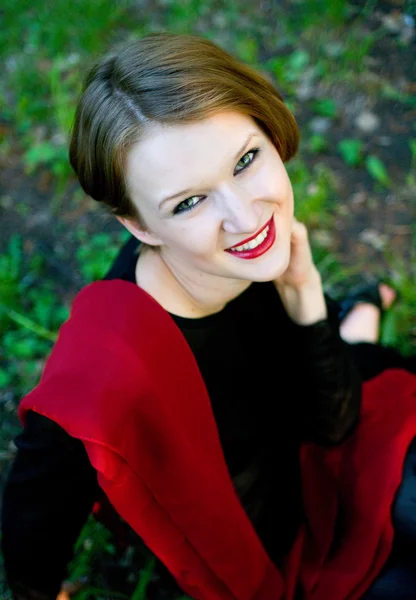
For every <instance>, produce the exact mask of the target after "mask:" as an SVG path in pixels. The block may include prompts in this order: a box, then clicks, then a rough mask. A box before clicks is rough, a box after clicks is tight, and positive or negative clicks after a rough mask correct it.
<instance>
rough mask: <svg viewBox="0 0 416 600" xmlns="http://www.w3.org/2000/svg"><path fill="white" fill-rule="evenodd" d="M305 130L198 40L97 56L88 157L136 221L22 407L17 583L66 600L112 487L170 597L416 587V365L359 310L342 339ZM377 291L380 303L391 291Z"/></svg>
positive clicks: (16, 471) (253, 75)
mask: <svg viewBox="0 0 416 600" xmlns="http://www.w3.org/2000/svg"><path fill="white" fill-rule="evenodd" d="M298 141H299V132H298V128H297V125H296V122H295V119H294V117H293V115H292V114H291V113H290V111H289V110H288V109H287V107H286V106H285V104H284V102H283V100H282V97H281V96H280V94H279V93H278V91H277V90H276V89H275V88H274V86H273V85H272V84H271V83H270V82H269V81H268V80H267V79H266V78H264V77H263V76H262V75H261V74H260V73H257V72H256V71H255V70H254V69H252V68H250V67H248V66H246V65H244V64H242V63H241V62H239V61H238V60H236V59H235V58H233V57H232V56H230V55H229V54H228V53H227V52H225V51H224V50H222V49H221V48H219V47H218V46H216V45H215V44H214V43H213V42H210V41H208V40H206V39H203V38H199V37H197V36H188V35H175V34H169V33H158V34H151V35H149V36H146V37H144V38H141V39H138V40H136V41H134V42H133V43H131V44H129V45H127V46H123V47H121V48H119V49H117V50H115V51H113V52H112V53H111V54H109V55H108V56H105V57H103V58H102V59H100V60H99V61H98V62H97V63H96V64H95V65H94V66H93V67H92V69H91V71H90V72H89V73H88V75H87V77H86V81H85V85H84V88H83V93H82V96H81V98H80V101H79V105H78V107H77V111H76V118H75V123H74V128H73V133H72V141H71V147H70V160H71V164H72V166H73V168H74V170H75V171H76V173H77V175H78V177H79V180H80V183H81V185H82V186H83V188H84V190H85V191H86V192H87V193H88V194H89V195H90V196H92V197H93V198H94V199H95V200H97V201H99V202H103V203H105V205H107V206H108V209H109V211H110V213H111V214H112V215H114V217H115V218H117V219H118V220H119V222H120V223H121V224H122V225H123V226H124V227H125V228H126V229H127V230H128V231H129V232H130V233H131V237H130V239H129V240H128V242H127V243H126V244H125V246H124V247H123V248H121V250H120V253H119V255H118V257H117V258H116V260H115V262H114V263H113V264H112V265H109V271H108V274H107V276H106V277H105V278H104V280H103V281H96V282H94V283H92V284H90V285H89V286H87V287H86V288H84V289H83V290H81V291H80V292H79V294H78V295H77V297H76V298H75V300H74V303H73V307H72V311H71V316H70V318H69V320H68V321H67V322H66V323H65V324H64V325H63V326H62V328H61V330H60V334H59V337H58V341H57V342H56V344H55V346H54V348H53V350H52V353H51V356H50V357H49V360H48V362H47V364H46V367H45V370H44V373H43V375H42V379H41V381H40V383H39V385H38V386H37V387H36V388H35V389H34V390H32V391H31V392H30V393H29V394H28V395H27V396H26V397H25V398H23V400H22V402H21V404H20V407H19V416H20V418H21V421H22V424H23V431H22V433H21V434H20V436H18V438H17V439H16V445H17V447H18V453H17V457H16V460H15V462H14V464H13V468H12V470H11V473H10V476H9V480H8V483H7V486H6V489H5V493H4V499H3V515H2V519H3V523H2V544H3V553H4V559H5V567H6V571H7V575H8V579H9V583H10V586H11V588H12V590H13V593H14V597H15V598H16V600H30V599H36V600H52V599H55V598H56V596H57V594H58V592H59V589H60V586H61V582H62V580H63V578H64V576H65V572H66V565H67V563H68V561H69V560H70V558H71V555H72V551H73V550H72V549H73V545H74V543H75V541H76V539H77V536H78V534H79V531H80V529H81V527H82V525H83V524H84V522H85V520H86V519H87V517H88V514H89V513H90V512H91V511H92V510H93V507H94V506H95V507H97V503H98V504H101V505H103V504H104V505H105V504H106V503H107V505H108V504H110V505H111V506H112V509H113V511H115V512H116V514H117V518H120V517H121V519H123V521H124V524H125V526H126V527H127V529H128V531H129V533H130V535H133V536H134V539H135V541H136V543H137V544H139V543H143V542H144V544H145V545H146V546H147V548H148V550H149V552H151V553H152V554H154V555H155V556H156V557H157V559H158V562H157V569H156V573H155V577H154V581H153V585H154V587H153V588H152V586H150V590H149V598H152V599H153V598H154V599H157V598H161V597H163V598H166V599H168V600H171V599H172V600H173V599H174V598H176V597H177V596H178V595H181V594H183V592H185V593H187V594H189V595H190V596H191V597H192V598H194V599H195V600H283V598H284V599H285V600H295V599H296V600H310V599H313V600H329V599H330V600H345V599H346V598H348V600H358V599H359V598H363V597H364V596H363V594H364V593H366V594H367V595H366V596H365V598H366V600H367V599H370V598H371V599H372V600H373V599H375V598H378V597H380V598H381V597H382V598H392V599H393V598H394V600H399V599H404V598H410V597H411V596H409V595H408V593H409V590H410V589H412V590H414V589H416V588H415V586H416V582H415V573H416V570H415V569H414V568H413V567H414V565H412V561H413V562H414V556H415V555H416V552H415V548H416V535H415V534H414V532H415V530H416V527H415V523H414V521H415V519H414V514H415V513H416V510H415V504H416V502H415V501H414V498H415V497H416V496H415V494H414V488H415V478H414V470H413V465H414V460H415V445H414V443H413V445H412V440H413V439H414V438H415V437H416V403H415V402H414V397H415V394H416V377H415V376H414V375H413V374H412V373H411V372H410V371H414V363H412V361H408V362H406V360H405V359H404V358H403V357H401V356H399V355H397V354H395V353H394V352H392V351H389V350H386V349H384V348H382V347H381V346H379V345H378V344H373V343H366V335H365V334H364V330H365V327H362V326H363V323H362V320H361V321H360V318H358V319H355V324H354V322H353V321H354V320H351V319H350V320H349V322H348V328H346V329H344V330H345V332H347V334H348V336H350V335H353V334H354V335H355V338H354V341H355V342H358V343H355V344H354V345H348V344H347V343H345V341H344V340H343V339H342V338H341V336H340V320H341V319H340V317H339V315H340V314H341V312H342V310H343V307H342V306H339V305H338V304H337V303H336V302H334V301H333V300H331V299H330V298H329V297H327V296H325V294H324V292H323V288H322V282H321V277H320V274H319V272H318V270H317V268H316V266H315V264H314V261H313V257H312V252H311V248H310V245H309V240H308V232H307V230H306V227H305V226H304V225H303V224H302V223H299V222H298V221H297V220H296V219H295V218H294V197H293V190H292V186H291V182H290V179H289V177H288V174H287V172H286V169H285V164H284V163H285V162H287V161H288V160H289V159H290V158H291V157H293V156H294V154H295V153H296V151H297V147H298ZM377 294H378V292H377ZM354 302H355V303H361V304H362V303H363V302H367V304H368V302H370V303H372V304H373V306H372V307H371V308H372V309H373V311H375V312H376V316H379V308H382V302H381V299H380V297H379V294H378V295H377V297H376V298H375V299H374V298H372V297H370V300H369V294H368V290H367V295H365V294H361V295H358V296H356V297H355V300H354ZM354 302H352V301H351V299H350V304H349V308H348V310H344V316H346V317H347V314H346V313H347V312H351V310H352V315H353V314H354V310H355V307H354ZM374 305H377V306H378V307H379V308H377V307H376V306H374ZM344 308H345V305H344ZM361 308H362V307H361ZM349 316H350V317H351V314H350V315H349ZM355 316H356V317H357V313H355ZM344 325H345V323H344ZM375 329H376V330H377V328H375ZM376 333H377V334H378V331H376ZM363 380H365V381H363ZM403 465H404V469H403ZM57 499H58V500H59V501H58V502H57V501H56V500H57ZM94 514H97V511H96V510H94ZM140 567H141V565H139V564H138V565H137V570H139V569H140ZM383 567H385V569H384V571H383ZM397 572H399V573H402V574H404V575H403V576H402V577H399V578H397V577H396V575H395V574H396V573H397ZM386 574H387V575H386ZM392 574H393V575H392ZM386 577H387V580H386ZM386 581H387V584H385V582H386ZM392 581H393V587H391V585H390V584H391V582H392ZM386 585H387V586H390V587H391V589H392V594H391V595H390V596H389V595H386V594H385V593H384V592H385V590H386ZM65 593H66V592H65ZM62 594H64V591H62ZM378 594H381V595H378ZM383 594H384V595H383Z"/></svg>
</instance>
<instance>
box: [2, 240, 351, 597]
mask: <svg viewBox="0 0 416 600" xmlns="http://www.w3.org/2000/svg"><path fill="white" fill-rule="evenodd" d="M139 249H140V244H139V243H138V242H137V240H136V239H135V238H133V237H131V238H130V239H129V240H128V242H127V243H126V244H125V245H124V247H123V248H122V250H121V251H120V253H119V255H118V257H117V258H116V260H115V262H114V263H113V266H112V267H111V269H110V271H109V273H108V274H107V276H106V277H105V279H114V278H120V279H124V280H127V281H131V282H133V283H135V267H136V262H137V256H138V251H139ZM327 306H328V314H329V316H328V319H326V320H322V321H320V322H318V323H315V324H313V325H308V326H299V325H296V324H295V323H293V322H292V321H291V320H290V318H289V317H288V316H287V314H286V312H285V310H284V307H283V305H282V303H281V301H280V297H279V295H278V293H277V291H276V290H275V288H274V286H273V284H272V283H253V284H251V286H250V287H249V288H248V289H247V290H246V291H245V292H244V293H242V294H241V295H240V296H239V297H237V298H236V299H234V300H233V301H231V302H229V303H228V304H227V306H226V307H225V308H224V309H223V310H222V311H221V312H219V313H217V314H214V315H210V316H207V317H203V318H199V319H187V318H183V317H177V316H173V318H174V320H175V322H176V323H177V325H178V326H179V328H180V329H181V331H182V332H183V334H184V336H185V338H186V340H187V342H188V343H189V346H190V348H191V349H192V351H193V353H194V355H195V357H196V360H197V363H198V365H199V368H200V370H201V373H202V376H203V378H204V381H205V384H206V386H207V389H208V392H209V396H210V399H211V402H212V408H213V413H214V417H215V420H216V423H217V426H218V430H219V435H220V439H221V443H222V447H223V451H224V456H225V460H226V463H227V465H228V468H229V471H230V475H231V477H232V478H233V482H234V485H235V487H236V490H237V493H238V494H239V497H240V499H241V502H242V504H243V506H244V508H245V510H246V512H247V514H248V516H249V518H250V519H251V520H252V522H253V524H254V526H255V528H256V531H257V532H258V535H259V536H260V538H261V539H262V541H263V543H264V545H265V547H266V549H267V550H268V552H269V554H270V556H271V558H272V559H273V560H274V561H275V563H276V564H277V565H279V564H280V561H281V558H282V556H283V555H284V554H285V553H286V552H287V551H288V549H289V547H290V545H291V543H292V542H293V539H294V537H295V535H296V531H297V529H298V527H299V524H300V523H301V521H302V501H301V490H300V480H299V461H298V449H299V444H300V442H301V441H303V440H312V441H315V442H318V443H321V444H337V443H339V442H341V441H342V440H343V439H345V437H346V436H347V435H348V434H349V433H350V432H351V431H352V429H353V428H354V425H355V424H356V422H357V419H358V414H359V407H360V400H361V379H360V376H359V374H358V371H357V368H356V366H355V364H354V362H353V359H352V357H351V354H350V352H349V351H348V348H347V345H346V344H345V343H344V342H343V341H342V340H341V338H340V337H339V333H338V325H339V324H338V320H337V313H338V307H337V305H336V303H334V302H333V301H331V300H330V299H329V298H327ZM196 401H197V400H196ZM16 445H17V448H18V452H17V456H16V458H15V461H14V463H13V465H12V469H11V472H10V475H9V479H8V483H7V485H6V488H5V492H4V499H3V536H2V546H3V555H4V560H5V568H6V572H7V576H8V579H9V584H10V587H11V589H12V590H13V592H14V594H15V598H18V599H19V600H29V599H36V600H46V599H47V600H49V599H52V598H54V599H55V598H56V594H57V592H58V590H59V587H60V582H61V581H62V579H63V578H64V577H65V574H66V565H67V563H68V561H69V560H70V558H71V556H72V551H73V545H74V543H75V541H76V539H77V537H78V534H79V532H80V529H81V528H82V526H83V524H84V522H85V520H86V518H87V516H88V514H89V513H90V511H91V508H92V506H93V504H94V502H95V501H96V500H97V498H98V497H99V494H100V488H99V486H98V484H97V477H96V472H95V470H94V469H93V467H92V466H91V464H90V463H89V460H88V457H87V454H86V451H85V448H84V446H83V444H82V442H81V441H80V440H77V439H74V438H72V437H70V436H69V435H68V434H67V433H66V432H65V431H64V430H63V429H61V428H60V427H59V426H58V425H57V424H56V423H54V422H52V421H50V420H49V419H47V418H46V417H43V416H41V415H38V414H36V413H29V414H28V417H27V421H26V424H25V428H24V430H23V432H22V433H21V434H20V435H19V436H18V437H17V438H16Z"/></svg>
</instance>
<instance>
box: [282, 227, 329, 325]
mask: <svg viewBox="0 0 416 600" xmlns="http://www.w3.org/2000/svg"><path fill="white" fill-rule="evenodd" d="M274 285H275V287H276V289H277V291H278V293H279V296H280V299H281V300H282V303H283V306H284V308H285V310H286V312H287V314H288V315H289V317H290V318H291V319H292V321H294V322H295V323H297V324H298V325H312V324H313V323H316V322H318V321H321V320H323V319H326V318H327V309H326V302H325V297H324V292H323V289H322V282H321V276H320V274H319V271H318V269H317V268H316V266H315V263H314V262H313V257H312V251H311V247H310V245H309V239H308V231H307V229H306V227H305V225H304V224H303V223H299V221H297V220H296V219H293V224H292V235H291V242H290V261H289V265H288V268H287V269H286V271H285V272H284V273H282V275H280V277H278V278H277V279H275V280H274Z"/></svg>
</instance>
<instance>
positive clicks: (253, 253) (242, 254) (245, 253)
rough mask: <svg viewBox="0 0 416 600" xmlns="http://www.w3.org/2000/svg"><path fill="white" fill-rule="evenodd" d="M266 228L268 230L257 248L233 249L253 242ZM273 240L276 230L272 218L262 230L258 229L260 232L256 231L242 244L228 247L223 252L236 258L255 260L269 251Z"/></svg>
mask: <svg viewBox="0 0 416 600" xmlns="http://www.w3.org/2000/svg"><path fill="white" fill-rule="evenodd" d="M266 227H269V229H268V231H267V235H266V237H265V238H264V240H263V241H262V242H261V243H260V244H259V245H258V246H256V247H255V248H251V249H249V250H235V248H238V247H239V246H243V245H244V244H247V243H248V242H250V241H251V240H254V239H255V238H256V237H257V236H258V235H260V234H261V233H262V232H263V231H264V230H265V229H266ZM275 239H276V228H275V225H274V218H273V217H272V218H271V219H270V221H269V222H268V223H266V225H265V226H264V227H263V228H262V229H260V231H258V232H257V233H255V234H254V235H252V236H250V237H249V238H247V239H246V240H243V241H242V242H239V243H238V244H235V245H234V246H230V247H229V248H226V249H225V252H228V253H229V254H232V255H233V256H235V257H236V258H245V259H251V258H257V257H258V256H261V255H262V254H264V253H265V252H267V250H269V248H271V247H272V246H273V244H274V241H275ZM233 248H234V249H233Z"/></svg>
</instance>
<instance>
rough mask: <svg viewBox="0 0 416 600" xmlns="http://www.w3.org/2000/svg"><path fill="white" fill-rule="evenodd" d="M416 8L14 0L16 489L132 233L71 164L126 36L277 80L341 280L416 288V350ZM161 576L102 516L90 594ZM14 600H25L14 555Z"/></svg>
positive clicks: (12, 376)
mask: <svg viewBox="0 0 416 600" xmlns="http://www.w3.org/2000/svg"><path fill="white" fill-rule="evenodd" d="M415 20H416V0H384V1H381V0H379V1H377V0H367V1H365V0H349V1H347V0H331V1H330V2H329V1H328V2H327V1H325V0H282V1H279V0H269V1H262V0H257V1H256V2H241V1H237V0H228V1H227V2H221V1H215V0H212V1H209V0H94V1H92V0H70V1H69V0H65V1H64V0H54V1H52V0H19V1H18V2H6V0H2V3H1V6H0V56H1V64H2V68H1V69H0V168H1V173H0V338H1V344H0V469H1V470H0V488H1V489H0V492H1V491H2V486H3V485H4V480H5V477H6V475H7V471H8V467H9V465H10V462H11V460H12V458H13V453H14V444H13V438H14V437H15V435H16V434H17V433H18V432H19V422H18V419H17V412H16V409H17V405H18V402H19V400H20V399H21V397H22V396H23V395H24V394H26V393H27V392H28V391H30V389H32V388H33V387H34V386H35V385H36V383H37V382H38V380H39V377H40V375H41V372H42V368H43V365H44V362H45V359H46V357H47V356H48V354H49V352H50V350H51V349H52V346H53V343H54V340H55V339H56V335H57V331H58V330H59V327H60V325H61V324H62V323H63V321H64V320H65V319H66V318H67V316H68V314H69V309H70V306H71V303H72V300H73V298H74V296H75V295H76V293H77V292H78V291H79V290H80V289H81V288H82V287H83V286H85V285H86V284H88V283H89V282H91V281H94V280H95V279H99V278H101V277H102V276H103V275H104V274H105V272H106V271H107V269H108V267H109V265H110V263H111V261H112V259H113V258H114V256H115V255H116V253H117V251H118V249H119V248H120V246H121V245H122V243H123V242H124V240H126V239H127V237H128V234H127V233H126V232H125V230H124V229H122V228H121V225H119V223H118V222H117V221H116V220H115V219H114V220H112V219H110V218H109V217H108V216H107V215H106V214H105V212H104V211H103V209H102V208H101V207H99V206H96V204H95V203H94V201H92V200H91V199H89V198H88V197H87V196H85V194H84V193H83V192H82V190H81V189H80V187H79V185H78V184H77V181H76V180H75V177H74V175H73V173H72V172H71V168H70V166H69V162H68V158H67V153H68V151H67V146H68V135H69V130H70V127H71V123H72V118H73V114H74V109H75V104H76V100H77V97H78V94H79V91H80V85H81V81H82V77H83V75H84V74H85V71H86V69H87V68H88V66H89V65H90V64H91V62H93V61H94V59H95V57H96V56H98V55H101V54H102V53H103V52H105V51H107V50H108V49H109V48H110V47H111V45H112V44H113V43H117V42H120V41H123V40H126V41H127V40H129V39H132V38H135V37H136V36H141V35H144V34H146V33H150V32H153V31H173V32H178V33H194V34H199V35H202V36H205V37H207V38H209V39H212V40H213V41H214V42H216V43H217V44H219V45H220V46H222V47H223V48H224V49H226V50H227V51H229V52H231V53H233V54H234V55H235V56H237V57H238V58H240V59H242V60H243V61H245V62H247V63H249V64H250V65H252V66H254V67H256V68H257V69H258V70H260V71H261V72H262V73H263V74H264V75H266V76H267V77H268V78H269V79H270V80H271V81H273V83H274V84H275V85H276V87H277V88H278V89H279V91H280V92H281V93H282V95H283V97H284V99H285V101H286V102H287V104H288V105H289V107H290V109H291V110H292V111H293V113H294V114H295V117H296V119H297V121H298V123H299V126H300V131H301V145H300V150H299V152H298V155H297V156H296V157H295V158H294V159H293V160H292V161H291V162H290V163H289V164H287V169H288V171H289V175H290V177H291V180H292V184H293V187H294V191H295V202H296V214H297V217H298V219H300V220H303V221H304V222H305V223H306V224H307V225H308V227H309V231H310V236H311V241H312V245H313V251H314V255H315V259H316V262H317V264H318V266H319V269H320V271H321V274H322V276H323V279H324V283H325V288H326V290H327V291H329V292H330V293H333V295H335V296H337V295H341V294H342V293H343V292H345V290H346V289H348V288H350V287H351V286H352V285H354V284H355V283H356V282H359V281H361V282H362V281H363V280H367V281H370V280H372V279H375V278H381V279H382V280H383V281H386V282H388V283H390V284H392V285H393V287H394V288H395V289H396V290H397V291H398V295H399V297H398V301H397V302H396V303H395V305H394V307H393V308H392V309H391V310H390V311H389V312H388V313H387V314H386V315H385V316H384V319H383V328H382V341H383V343H385V344H388V345H392V346H394V347H397V348H399V349H400V350H401V351H402V352H404V353H406V354H409V353H412V352H413V353H414V352H415V351H416V316H415V315H416V225H415V224H416V79H415V64H416V52H415V48H416V41H415V40H416V38H415ZM103 565H104V566H105V568H103ZM116 572H117V573H118V575H117V577H118V579H117V577H115V576H114V577H113V578H111V577H110V573H116ZM151 573H152V562H151V559H146V560H144V561H143V562H142V564H140V565H138V564H137V562H136V561H135V559H134V553H133V551H132V549H131V548H130V549H129V547H127V548H126V549H125V552H124V554H123V555H122V556H120V554H119V553H118V552H117V551H116V548H115V545H114V542H113V540H112V538H111V535H110V534H109V532H108V531H107V530H106V529H105V528H104V527H102V526H101V525H95V524H94V523H93V522H89V523H88V524H87V526H86V527H85V529H84V531H83V533H82V535H81V537H80V539H79V542H78V545H77V550H76V556H75V559H74V561H73V564H72V565H71V578H74V579H75V578H77V577H79V576H88V577H89V578H90V582H89V586H87V588H86V589H84V590H82V591H81V592H78V594H77V595H76V596H75V598H76V599H77V600H87V599H88V598H94V599H97V598H98V599H99V598H103V599H104V598H130V597H132V598H134V599H135V600H139V599H144V598H146V597H157V596H150V595H148V594H149V593H150V592H149V590H150V588H149V587H148V584H149V581H151V579H152V575H151ZM146 589H147V592H146ZM0 598H2V599H7V598H9V595H8V591H7V587H6V585H5V582H4V575H3V571H2V568H1V564H0Z"/></svg>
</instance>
